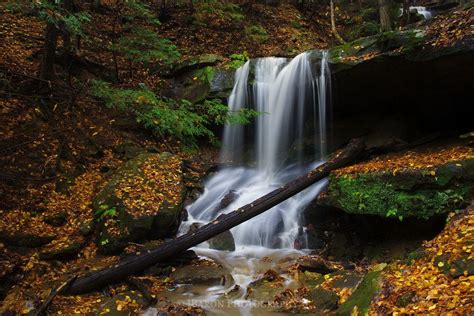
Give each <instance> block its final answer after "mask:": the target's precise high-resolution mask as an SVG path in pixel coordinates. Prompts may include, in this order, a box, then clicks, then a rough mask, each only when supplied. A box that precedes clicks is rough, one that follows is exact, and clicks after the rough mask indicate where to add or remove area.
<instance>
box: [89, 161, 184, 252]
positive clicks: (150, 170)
mask: <svg viewBox="0 0 474 316" xmlns="http://www.w3.org/2000/svg"><path fill="white" fill-rule="evenodd" d="M181 167H182V161H181V160H180V159H179V158H178V157H176V156H173V155H171V154H169V153H163V154H148V153H144V154H139V155H138V156H136V157H135V158H133V159H131V160H129V161H127V162H126V163H125V164H124V165H123V166H122V167H121V168H119V169H118V170H117V171H116V172H115V173H114V174H113V175H112V176H111V178H110V179H109V181H108V182H107V184H106V185H105V186H104V188H103V189H102V190H101V191H100V192H99V193H98V194H97V196H96V197H95V198H94V200H93V209H94V212H95V217H96V221H97V222H98V245H99V249H100V250H101V251H102V252H104V253H113V252H118V251H120V250H122V249H123V248H124V247H125V246H127V244H128V243H129V242H133V241H138V240H140V239H144V238H147V239H161V238H169V237H172V236H174V235H175V234H176V231H177V229H178V227H179V224H180V214H181V212H182V207H183V203H184V197H185V193H186V192H185V191H186V189H185V186H184V181H183V179H182V170H181Z"/></svg>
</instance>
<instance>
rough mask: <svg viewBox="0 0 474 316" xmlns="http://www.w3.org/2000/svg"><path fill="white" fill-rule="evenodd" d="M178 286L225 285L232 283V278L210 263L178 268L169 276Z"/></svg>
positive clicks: (223, 270) (225, 271)
mask: <svg viewBox="0 0 474 316" xmlns="http://www.w3.org/2000/svg"><path fill="white" fill-rule="evenodd" d="M170 277H171V278H172V279H173V280H174V281H175V282H176V283H180V284H206V285H226V286H230V285H231V284H232V283H233V279H232V276H231V275H230V274H229V271H227V270H226V269H225V268H224V267H222V266H221V265H218V264H216V263H213V262H210V261H200V262H198V263H195V264H191V265H186V266H183V267H178V268H176V270H175V271H174V272H173V273H172V274H171V276H170Z"/></svg>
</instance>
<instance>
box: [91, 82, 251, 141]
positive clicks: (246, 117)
mask: <svg viewBox="0 0 474 316" xmlns="http://www.w3.org/2000/svg"><path fill="white" fill-rule="evenodd" d="M91 93H92V95H93V96H95V97H97V98H100V99H101V100H103V101H104V102H105V105H106V106H107V107H109V108H113V109H116V110H118V111H121V112H125V113H129V114H131V115H132V116H133V117H134V118H135V120H136V121H137V122H138V123H139V124H141V125H142V126H143V127H144V128H146V129H148V130H150V131H151V132H152V133H154V134H155V135H157V136H159V137H162V138H163V137H165V136H171V137H174V138H176V139H179V140H181V141H183V143H184V144H185V145H190V146H195V145H196V140H197V139H198V138H199V137H206V138H208V140H209V141H211V142H212V143H217V140H216V138H215V135H214V133H213V132H212V131H211V130H210V129H209V126H210V125H211V124H219V125H222V124H227V123H239V124H246V123H249V122H250V120H251V119H252V118H254V117H255V116H257V115H258V112H256V111H254V110H249V109H243V110H241V111H239V112H236V113H232V112H229V110H228V108H227V106H225V105H224V104H222V103H221V102H220V100H217V99H216V100H206V101H204V103H203V104H201V105H193V104H192V103H191V102H189V101H186V100H181V101H179V102H178V101H175V100H173V99H168V98H162V97H158V96H157V95H156V94H155V93H154V92H153V91H151V90H150V89H148V88H147V87H146V86H145V85H141V86H140V87H138V88H128V89H124V88H116V87H112V86H111V85H110V84H109V83H106V82H103V81H93V83H92V88H91Z"/></svg>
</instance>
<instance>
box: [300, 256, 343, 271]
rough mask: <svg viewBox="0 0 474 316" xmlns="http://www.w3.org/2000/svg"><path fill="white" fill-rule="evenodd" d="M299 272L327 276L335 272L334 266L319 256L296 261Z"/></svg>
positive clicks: (305, 257)
mask: <svg viewBox="0 0 474 316" xmlns="http://www.w3.org/2000/svg"><path fill="white" fill-rule="evenodd" d="M297 263H298V264H299V268H300V270H301V271H310V272H316V273H321V274H328V273H332V272H334V271H336V269H337V268H336V266H335V265H334V264H333V263H331V262H329V261H327V260H324V259H323V258H321V257H319V256H304V257H301V258H299V259H298V260H297Z"/></svg>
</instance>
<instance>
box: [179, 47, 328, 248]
mask: <svg viewBox="0 0 474 316" xmlns="http://www.w3.org/2000/svg"><path fill="white" fill-rule="evenodd" d="M329 89H330V78H329V64H328V62H327V53H326V52H317V51H312V52H306V53H303V54H300V55H298V56H296V57H295V58H293V59H292V60H288V59H286V58H276V57H269V58H260V59H257V60H251V61H248V62H246V63H245V65H243V66H242V67H241V68H239V69H238V70H237V71H236V74H235V84H234V88H233V91H232V93H231V95H230V97H229V102H228V103H229V110H230V111H238V110H240V109H242V108H245V107H246V108H254V109H256V110H257V111H259V112H261V115H259V116H258V117H257V118H256V119H255V122H254V124H251V126H241V125H229V126H226V127H225V130H224V136H223V148H222V152H221V159H225V160H226V161H227V160H231V161H242V160H246V159H249V158H246V159H243V157H244V156H245V157H250V159H251V160H253V161H255V163H256V166H255V167H254V168H251V167H242V166H233V167H226V168H224V169H222V170H220V171H218V172H217V173H216V174H215V175H213V176H212V177H210V178H209V179H208V180H207V181H206V183H205V190H204V193H203V195H202V196H201V197H200V198H199V199H198V200H197V201H196V202H194V203H193V204H192V205H190V206H189V207H188V213H189V220H188V222H187V224H184V225H183V227H182V232H184V231H186V229H187V226H189V225H190V224H191V223H193V222H201V223H207V222H209V221H211V220H213V219H215V218H216V217H217V216H218V215H219V214H222V213H227V212H229V211H232V210H233V209H236V208H238V207H240V206H243V205H245V204H247V203H250V202H252V201H253V200H255V199H257V198H259V197H261V196H263V195H264V194H266V193H268V192H270V191H272V190H274V189H275V188H277V187H278V186H281V185H282V184H284V183H286V182H288V181H290V180H292V179H294V178H296V177H297V176H299V175H301V174H303V173H305V172H307V171H309V170H310V169H312V168H314V167H315V166H317V165H318V164H320V163H322V161H323V159H324V156H325V155H326V153H327V149H326V144H327V141H326V137H327V136H326V135H327V132H326V129H327V126H326V121H327V103H328V97H327V96H328V92H329ZM324 185H325V182H324V181H321V182H319V183H316V184H315V185H313V186H311V187H310V188H308V189H306V190H305V191H303V192H301V193H299V194H298V195H296V196H294V197H292V198H290V199H288V200H286V201H285V202H282V203H280V204H279V205H277V206H275V207H273V208H272V209H271V210H269V211H267V212H266V213H263V214H261V215H259V216H257V217H256V218H254V219H252V220H249V221H247V222H245V223H243V224H241V225H239V226H237V227H235V228H233V229H232V230H231V232H232V235H233V236H234V240H235V244H236V248H238V249H242V248H246V247H252V246H261V247H266V248H293V246H294V244H295V240H297V239H298V238H299V239H300V241H301V231H302V229H301V228H300V227H301V225H303V223H302V218H301V211H302V210H303V209H304V207H305V206H306V205H308V204H309V203H310V202H311V200H312V199H314V197H315V196H316V195H317V194H318V193H319V191H320V190H321V188H322V187H323V186H324ZM229 192H233V193H232V194H233V196H234V200H233V201H229V203H230V204H229V203H227V204H228V205H226V207H225V208H223V209H220V208H219V205H220V201H221V200H222V199H223V198H224V197H226V196H228V194H229Z"/></svg>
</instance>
